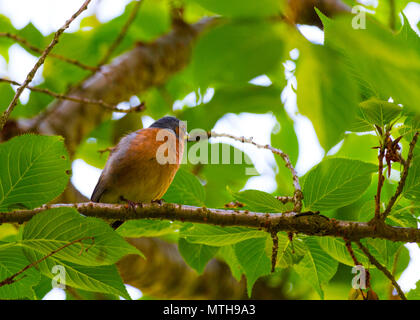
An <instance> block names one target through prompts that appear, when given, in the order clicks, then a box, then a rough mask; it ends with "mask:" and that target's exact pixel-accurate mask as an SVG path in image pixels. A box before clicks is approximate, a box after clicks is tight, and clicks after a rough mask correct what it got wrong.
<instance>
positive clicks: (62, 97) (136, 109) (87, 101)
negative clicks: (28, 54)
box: [0, 78, 145, 113]
mask: <svg viewBox="0 0 420 320" xmlns="http://www.w3.org/2000/svg"><path fill="white" fill-rule="evenodd" d="M0 82H7V83H10V84H13V85H16V86H20V85H21V84H20V83H19V82H16V81H13V80H9V79H5V78H0ZM26 88H27V89H29V90H31V91H36V92H40V93H44V94H47V95H50V96H52V97H54V98H56V99H59V100H70V101H74V102H79V103H85V104H95V105H99V106H101V107H104V108H106V109H109V110H111V111H114V112H121V113H132V112H140V111H143V110H144V109H145V105H144V103H141V104H139V105H137V106H134V107H131V108H129V109H120V108H118V107H116V106H113V105H111V104H109V103H106V102H104V101H102V100H92V99H88V98H79V97H73V96H68V95H65V94H61V93H56V92H53V91H51V90H49V89H44V88H38V87H32V86H27V87H26Z"/></svg>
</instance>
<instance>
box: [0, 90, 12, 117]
mask: <svg viewBox="0 0 420 320" xmlns="http://www.w3.org/2000/svg"><path fill="white" fill-rule="evenodd" d="M14 96H15V91H14V90H13V89H12V87H11V86H10V84H8V83H0V112H3V111H4V110H6V108H7V106H8V105H9V103H10V101H12V99H13V97H14Z"/></svg>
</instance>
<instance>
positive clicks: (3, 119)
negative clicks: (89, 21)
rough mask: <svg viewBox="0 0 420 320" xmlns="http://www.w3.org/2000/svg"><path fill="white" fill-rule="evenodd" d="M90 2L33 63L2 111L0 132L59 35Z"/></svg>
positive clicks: (86, 4) (76, 15) (63, 27)
mask: <svg viewBox="0 0 420 320" xmlns="http://www.w3.org/2000/svg"><path fill="white" fill-rule="evenodd" d="M90 1H91V0H86V1H85V2H84V3H83V5H82V6H81V7H80V9H79V10H77V12H76V13H74V14H73V15H72V16H71V18H70V19H69V20H67V21H66V23H65V24H64V25H63V26H62V27H61V28H60V29H58V31H57V32H56V33H55V34H54V38H53V40H52V41H51V43H50V44H49V45H48V47H47V48H46V49H45V50H44V51H43V53H42V55H41V57H40V58H39V59H38V61H37V62H36V63H35V65H34V67H33V68H32V70H31V71H30V72H29V73H28V75H27V76H26V79H25V81H24V82H23V84H22V85H21V86H20V87H19V88H18V89H17V90H16V94H15V96H14V97H13V99H12V101H11V102H10V104H9V106H8V107H7V109H6V111H4V113H3V115H2V116H1V117H0V131H1V130H2V129H3V127H4V125H5V123H6V121H7V119H8V118H9V116H10V114H11V113H12V111H13V109H14V108H15V106H16V105H17V102H18V99H19V97H20V95H21V94H22V92H23V90H25V88H26V87H27V86H28V85H29V83H30V82H31V81H32V79H33V78H34V76H35V74H36V72H37V71H38V69H39V68H40V67H41V66H42V64H43V63H44V61H45V58H46V57H47V56H48V54H49V53H50V52H51V50H52V49H53V48H54V46H55V45H56V44H57V43H58V39H59V37H60V36H61V34H62V33H63V32H64V31H65V30H66V29H67V28H68V27H69V26H70V24H71V23H72V22H73V21H74V19H76V18H77V17H78V16H79V15H80V14H81V13H82V12H83V11H85V10H86V9H87V7H88V5H89V3H90Z"/></svg>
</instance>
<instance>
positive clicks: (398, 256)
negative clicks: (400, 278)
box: [389, 246, 403, 299]
mask: <svg viewBox="0 0 420 320" xmlns="http://www.w3.org/2000/svg"><path fill="white" fill-rule="evenodd" d="M402 248H403V246H401V247H399V248H398V250H397V252H396V253H395V257H394V262H393V264H392V271H391V274H392V276H393V277H394V278H395V274H396V273H397V267H398V259H399V258H400V254H401V249H402ZM392 292H393V286H392V284H391V286H390V289H389V298H390V299H392V298H393V297H394V295H393V293H392Z"/></svg>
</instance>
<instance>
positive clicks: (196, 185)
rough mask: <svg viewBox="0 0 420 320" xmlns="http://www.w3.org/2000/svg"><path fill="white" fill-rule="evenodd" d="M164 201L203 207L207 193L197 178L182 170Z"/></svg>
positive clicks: (179, 171) (177, 174)
mask: <svg viewBox="0 0 420 320" xmlns="http://www.w3.org/2000/svg"><path fill="white" fill-rule="evenodd" d="M163 199H164V200H165V201H166V202H171V203H179V204H187V205H192V206H203V205H204V201H205V199H206V192H205V190H204V187H203V185H202V184H201V182H200V180H198V178H197V177H196V176H194V175H193V174H192V173H190V172H189V171H187V170H186V169H183V168H180V169H179V170H178V172H177V173H176V175H175V178H174V180H173V181H172V184H171V186H170V187H169V189H168V191H166V193H165V195H164V196H163Z"/></svg>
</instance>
